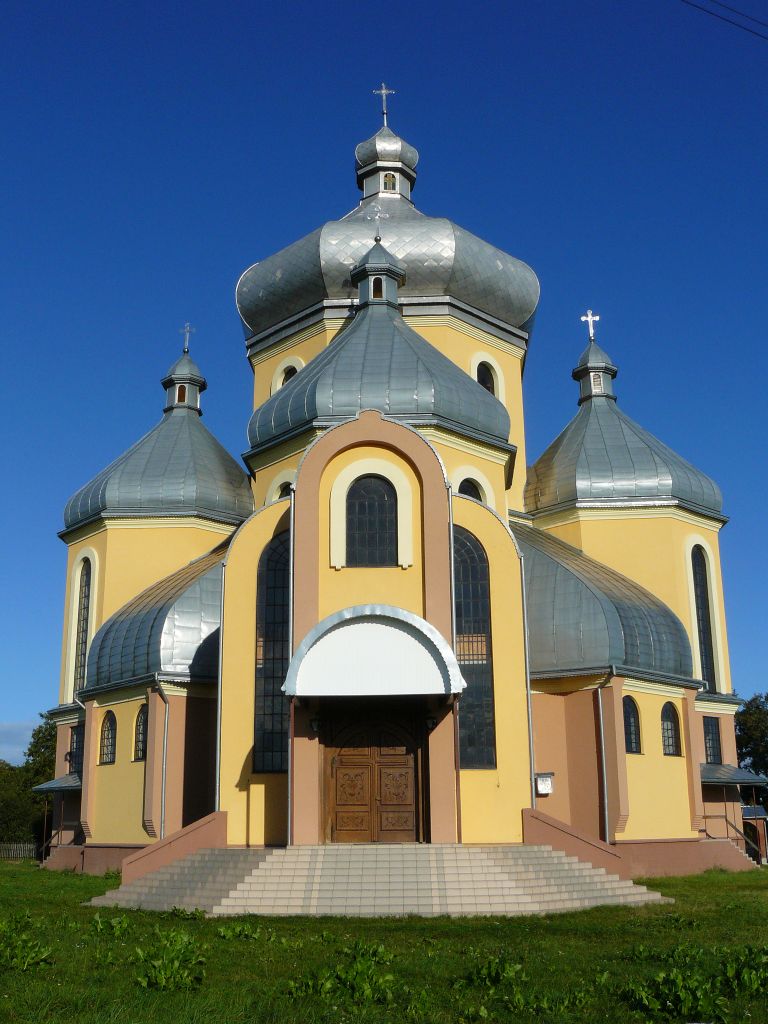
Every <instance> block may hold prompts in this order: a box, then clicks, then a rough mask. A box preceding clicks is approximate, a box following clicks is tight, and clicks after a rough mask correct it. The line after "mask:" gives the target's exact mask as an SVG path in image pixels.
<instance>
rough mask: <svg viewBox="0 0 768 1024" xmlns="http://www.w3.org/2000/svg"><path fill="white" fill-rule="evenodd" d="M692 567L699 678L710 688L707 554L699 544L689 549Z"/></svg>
mask: <svg viewBox="0 0 768 1024" xmlns="http://www.w3.org/2000/svg"><path fill="white" fill-rule="evenodd" d="M691 567H692V569H693V596H694V600H695V601H696V627H697V630H698V634H699V657H700V660H701V678H702V679H703V680H704V681H705V682H706V683H707V686H708V687H709V689H710V690H714V689H715V684H716V682H717V678H716V676H715V648H714V645H713V643H712V617H711V615H710V611H709V579H708V574H707V556H706V554H705V553H704V548H703V547H702V546H701V544H697V545H696V547H695V548H694V549H693V550H692V551H691Z"/></svg>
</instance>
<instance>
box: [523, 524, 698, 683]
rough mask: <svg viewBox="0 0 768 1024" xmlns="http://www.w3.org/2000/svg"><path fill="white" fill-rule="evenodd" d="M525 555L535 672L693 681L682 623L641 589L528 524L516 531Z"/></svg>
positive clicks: (530, 649)
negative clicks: (618, 673) (625, 672)
mask: <svg viewBox="0 0 768 1024" xmlns="http://www.w3.org/2000/svg"><path fill="white" fill-rule="evenodd" d="M510 528H511V530H512V532H513V534H514V535H515V537H516V539H517V541H518V543H519V544H520V547H521V549H522V551H523V555H524V563H525V587H526V599H527V603H528V635H529V640H528V642H529V653H530V662H531V672H533V673H535V674H537V675H546V674H547V673H548V672H551V673H553V674H562V673H563V672H564V671H575V672H579V671H583V670H586V669H594V668H600V667H604V666H609V665H615V666H617V667H618V668H619V669H620V668H621V667H624V668H627V669H632V670H634V671H639V672H643V671H646V672H651V673H659V674H662V675H668V676H674V677H677V678H680V679H690V677H691V673H692V660H691V647H690V643H689V641H688V635H687V633H686V631H685V628H684V626H683V624H682V622H681V621H680V620H679V619H678V618H677V616H676V615H675V614H674V612H672V611H671V609H669V608H668V607H667V606H666V605H665V604H663V602H661V601H659V599H658V598H656V597H654V596H653V594H651V593H649V591H647V590H645V589H644V588H643V587H641V586H639V584H637V583H634V582H633V581H632V580H629V579H627V578H626V577H625V576H622V575H621V574H620V573H618V572H615V571H614V570H613V569H609V568H608V567H607V566H605V565H601V564H600V563H599V562H596V561H594V560H593V559H591V558H589V557H587V555H585V554H584V553H583V552H582V551H579V550H578V548H574V547H571V545H570V544H565V543H564V542H563V541H561V540H558V539H557V538H556V537H553V536H552V535H551V534H548V533H545V532H544V531H543V530H538V529H535V528H533V527H530V526H523V525H521V524H519V523H513V524H511V526H510Z"/></svg>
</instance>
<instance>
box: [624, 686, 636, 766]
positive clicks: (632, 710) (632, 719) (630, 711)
mask: <svg viewBox="0 0 768 1024" xmlns="http://www.w3.org/2000/svg"><path fill="white" fill-rule="evenodd" d="M623 705H624V746H625V748H626V751H627V753H628V754H639V753H640V712H639V711H638V710H637V704H635V702H634V701H633V700H632V698H631V697H625V698H624V701H623Z"/></svg>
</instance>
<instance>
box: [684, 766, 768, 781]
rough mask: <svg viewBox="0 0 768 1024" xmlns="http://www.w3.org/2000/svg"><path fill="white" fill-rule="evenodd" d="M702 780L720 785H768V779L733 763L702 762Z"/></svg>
mask: <svg viewBox="0 0 768 1024" xmlns="http://www.w3.org/2000/svg"><path fill="white" fill-rule="evenodd" d="M700 767H701V781H702V782H704V783H707V784H709V785H719V786H766V785H768V779H767V778H766V777H765V776H764V775H756V774H755V772H751V771H750V770H749V769H748V768H737V767H736V765H733V764H702V765H701V766H700Z"/></svg>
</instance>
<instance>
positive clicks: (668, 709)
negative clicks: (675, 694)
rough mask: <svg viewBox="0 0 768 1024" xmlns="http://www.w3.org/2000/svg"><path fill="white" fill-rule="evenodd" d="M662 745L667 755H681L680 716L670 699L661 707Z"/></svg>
mask: <svg viewBox="0 0 768 1024" xmlns="http://www.w3.org/2000/svg"><path fill="white" fill-rule="evenodd" d="M661 746H662V749H663V751H664V753H665V754H666V755H667V757H680V755H681V753H682V751H681V748H680V718H679V716H678V714H677V710H676V708H675V705H674V704H671V703H670V702H669V701H667V703H666V704H665V705H664V707H663V708H662V709H661Z"/></svg>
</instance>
